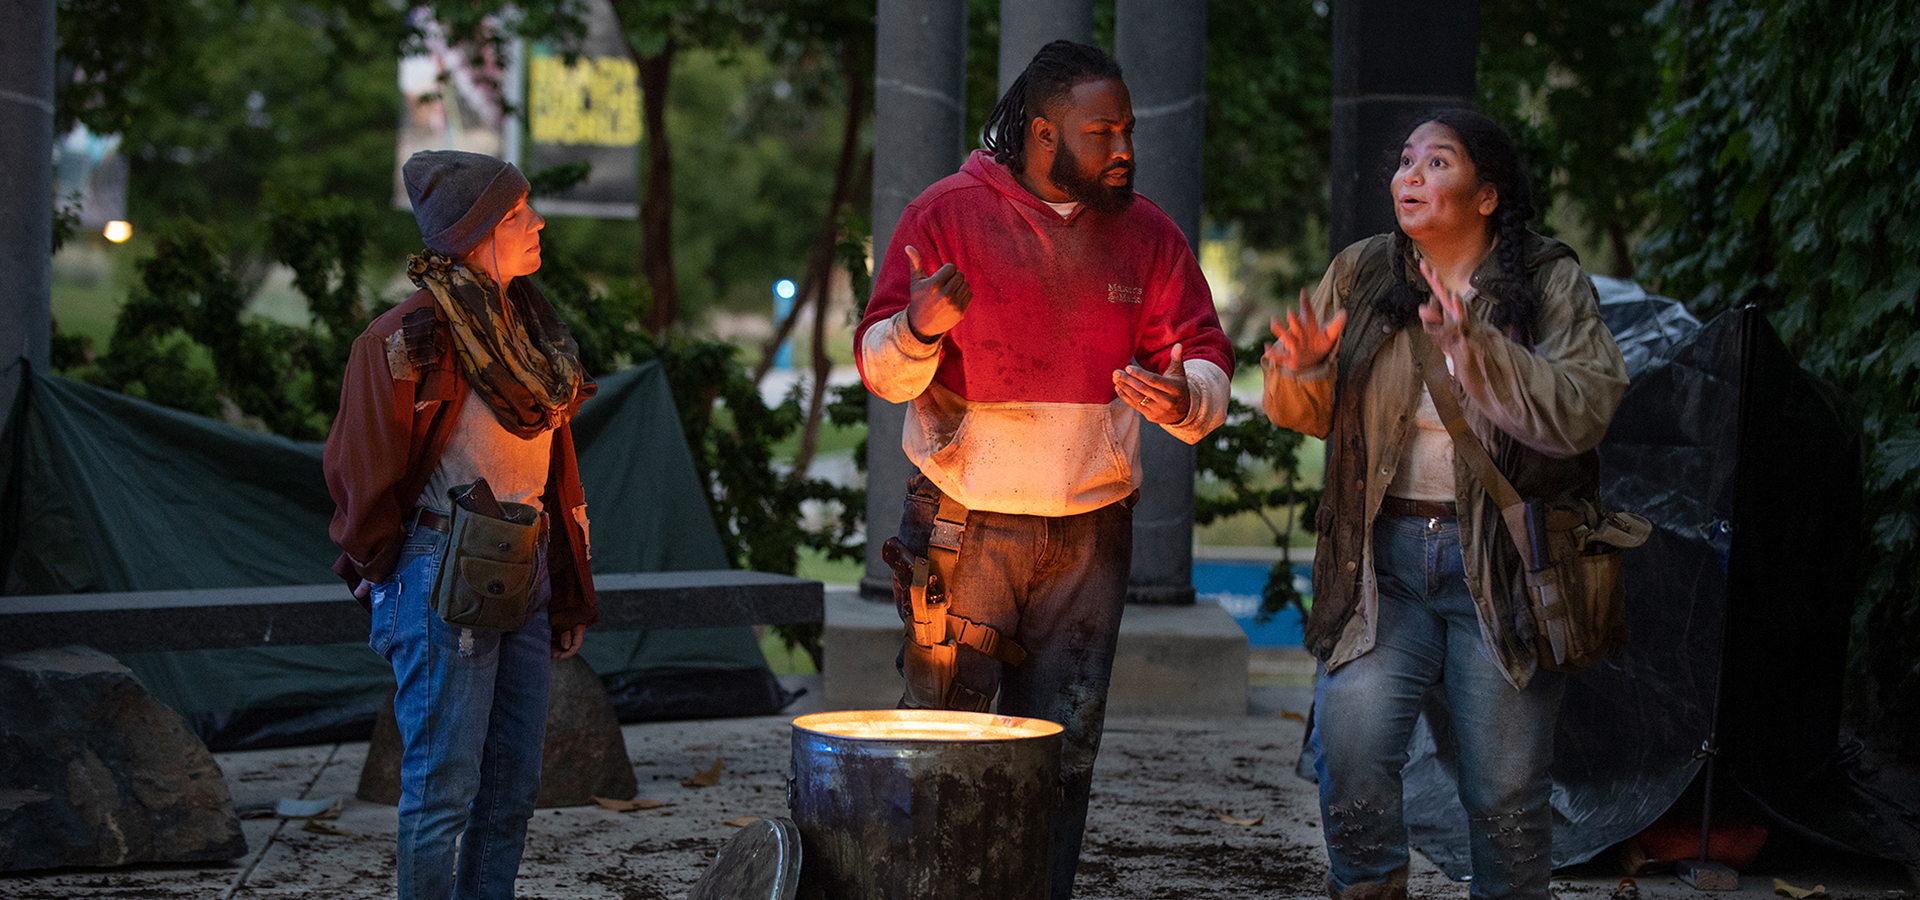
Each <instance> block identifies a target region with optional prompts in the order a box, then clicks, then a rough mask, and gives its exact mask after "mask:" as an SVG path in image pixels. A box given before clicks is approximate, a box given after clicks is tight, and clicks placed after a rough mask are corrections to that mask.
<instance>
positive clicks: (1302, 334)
mask: <svg viewBox="0 0 1920 900" xmlns="http://www.w3.org/2000/svg"><path fill="white" fill-rule="evenodd" d="M1271 327H1272V329H1273V337H1274V342H1273V343H1271V344H1268V345H1267V348H1266V350H1265V351H1264V352H1263V353H1262V356H1263V357H1264V358H1265V359H1266V362H1267V364H1268V365H1274V366H1285V367H1287V368H1288V369H1291V370H1293V371H1295V372H1298V371H1300V370H1302V369H1311V368H1313V367H1315V366H1317V365H1320V364H1321V363H1323V362H1325V361H1326V359H1327V354H1329V353H1332V352H1333V348H1334V347H1335V346H1337V345H1338V344H1339V343H1340V332H1341V331H1343V330H1345V329H1346V327H1347V311H1346V310H1344V309H1343V310H1341V311H1339V312H1337V313H1334V314H1333V318H1332V319H1329V320H1328V321H1327V324H1326V327H1324V328H1322V327H1321V326H1320V321H1319V319H1318V318H1316V317H1315V316H1314V314H1313V305H1312V304H1310V303H1308V302H1307V292H1306V290H1305V289H1302V290H1301V291H1300V307H1299V308H1298V309H1290V310H1287V321H1286V322H1285V323H1284V324H1282V323H1281V321H1280V317H1278V316H1275V317H1274V318H1273V323H1272V326H1271Z"/></svg>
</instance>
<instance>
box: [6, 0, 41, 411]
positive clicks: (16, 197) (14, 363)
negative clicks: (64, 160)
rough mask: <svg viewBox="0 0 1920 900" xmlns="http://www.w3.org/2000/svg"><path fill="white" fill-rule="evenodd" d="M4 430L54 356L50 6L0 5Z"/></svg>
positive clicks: (28, 1)
mask: <svg viewBox="0 0 1920 900" xmlns="http://www.w3.org/2000/svg"><path fill="white" fill-rule="evenodd" d="M0 21H5V22H11V23H12V24H10V25H8V26H7V27H5V28H0V211H3V212H0V426H3V425H4V424H5V422H6V417H7V416H8V414H9V413H10V412H11V411H12V409H13V400H14V396H15V395H16V394H17V393H18V391H19V389H20V376H21V372H22V367H21V365H20V362H21V360H22V359H24V360H26V362H27V363H28V364H30V365H31V366H32V367H33V370H34V371H35V372H45V371H47V366H48V363H49V362H50V361H51V358H52V354H53V300H52V268H53V253H52V248H53V46H54V37H53V0H0Z"/></svg>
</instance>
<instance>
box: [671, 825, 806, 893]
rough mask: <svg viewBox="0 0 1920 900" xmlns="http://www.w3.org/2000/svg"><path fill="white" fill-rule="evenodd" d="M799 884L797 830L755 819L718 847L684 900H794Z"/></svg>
mask: <svg viewBox="0 0 1920 900" xmlns="http://www.w3.org/2000/svg"><path fill="white" fill-rule="evenodd" d="M799 887H800V829H798V828H795V827H794V824H793V820H792V819H785V818H778V817H776V818H771V819H758V820H755V821H753V822H749V823H748V824H747V825H746V827H744V828H741V829H740V833H739V834H736V835H734V836H733V838H732V839H731V840H729V841H727V843H726V844H725V845H724V846H722V847H721V848H720V852H719V853H718V854H716V855H715V856H714V858H713V864H712V865H710V866H708V867H707V872H706V874H704V875H702V876H700V880H699V881H698V882H696V883H695V884H694V886H693V893H691V894H688V895H687V900H763V898H764V900H793V895H794V892H795V891H797V890H798V889H799Z"/></svg>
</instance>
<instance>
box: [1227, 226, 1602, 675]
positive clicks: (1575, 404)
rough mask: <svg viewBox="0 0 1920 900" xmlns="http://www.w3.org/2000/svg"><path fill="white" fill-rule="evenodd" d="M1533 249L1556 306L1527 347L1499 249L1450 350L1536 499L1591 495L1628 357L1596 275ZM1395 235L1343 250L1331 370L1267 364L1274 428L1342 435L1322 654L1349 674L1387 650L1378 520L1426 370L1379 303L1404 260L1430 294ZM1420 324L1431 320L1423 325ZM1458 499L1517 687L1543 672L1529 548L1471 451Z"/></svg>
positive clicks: (1537, 323) (1483, 436)
mask: <svg viewBox="0 0 1920 900" xmlns="http://www.w3.org/2000/svg"><path fill="white" fill-rule="evenodd" d="M1529 241H1530V243H1529V247H1528V248H1527V249H1528V253H1527V258H1528V262H1529V268H1530V270H1531V271H1532V273H1533V279H1534V283H1535V284H1536V285H1537V286H1538V287H1539V288H1540V291H1541V293H1542V296H1543V299H1542V302H1541V308H1540V311H1539V314H1538V316H1537V317H1536V318H1535V319H1534V322H1533V325H1532V328H1531V333H1532V336H1533V344H1532V346H1530V347H1529V346H1525V345H1523V344H1521V343H1520V342H1518V341H1517V340H1515V339H1513V338H1511V337H1510V336H1509V335H1507V334H1505V333H1503V332H1501V331H1500V330H1499V329H1498V328H1496V327H1494V326H1492V325H1490V324H1489V323H1488V321H1487V320H1488V316H1489V314H1490V312H1491V311H1492V309H1493V308H1494V306H1495V305H1496V304H1498V303H1499V302H1500V298H1499V296H1498V293H1499V284H1498V276H1499V268H1498V266H1499V264H1498V255H1497V253H1493V252H1490V253H1489V254H1488V257H1487V260H1486V261H1485V262H1483V263H1482V264H1481V265H1480V268H1479V269H1478V270H1477V271H1476V272H1475V273H1474V276H1473V285H1474V287H1475V289H1476V291H1478V293H1477V295H1476V296H1473V297H1471V298H1469V299H1468V301H1467V305H1468V310H1469V316H1468V318H1469V321H1468V322H1467V323H1466V327H1465V331H1464V337H1465V340H1464V341H1463V342H1462V345H1461V346H1460V347H1459V348H1457V349H1456V351H1455V352H1454V354H1453V355H1451V356H1450V357H1449V363H1450V367H1451V368H1452V370H1453V383H1454V386H1455V388H1456V389H1457V391H1458V396H1459V398H1460V405H1461V407H1462V409H1463V410H1464V411H1465V413H1466V418H1467V422H1468V425H1469V426H1470V427H1471V428H1472V430H1473V433H1474V434H1475V435H1476V436H1478V437H1479V438H1480V441H1481V443H1482V445H1483V446H1485V447H1486V448H1487V451H1488V454H1489V455H1491V456H1492V457H1493V459H1494V460H1495V462H1496V463H1498V464H1499V465H1500V468H1501V470H1502V472H1504V473H1505V474H1506V475H1507V477H1508V480H1509V481H1511V482H1513V484H1514V487H1515V489H1516V490H1518V491H1519V492H1520V493H1521V495H1522V496H1526V497H1543V496H1553V495H1556V494H1568V493H1584V494H1587V495H1589V496H1590V495H1591V494H1592V492H1593V488H1594V486H1595V483H1596V481H1597V459H1596V457H1595V456H1594V454H1593V453H1592V452H1591V451H1592V450H1593V448H1594V447H1595V446H1596V445H1598V444H1599V443H1600V439H1601V438H1602V437H1603V436H1604V435H1605V434H1606V430H1607V423H1608V422H1609V421H1610V420H1611V419H1612V417H1613V411H1614V407H1615V406H1617V405H1618V404H1619V402H1620V397H1621V395H1622V394H1623V393H1624V392H1625V390H1626V387H1627V376H1626V365H1625V363H1624V361H1623V360H1622V359H1621V357H1620V350H1619V348H1618V347H1617V346H1615V345H1614V342H1613V336H1612V334H1610V333H1609V332H1608V331H1607V327H1606V325H1605V323H1603V322H1602V321H1601V319H1600V308H1599V298H1598V296H1597V295H1596V294H1595V292H1594V289H1593V282H1592V281H1591V280H1590V279H1588V278H1587V276H1586V273H1584V272H1582V271H1581V270H1580V264H1579V261H1578V260H1577V259H1576V258H1575V257H1574V255H1573V252H1572V251H1571V250H1569V249H1567V247H1566V246H1565V245H1564V244H1561V243H1559V242H1558V241H1554V240H1551V239H1549V238H1544V237H1540V236H1538V235H1530V236H1529ZM1392 257H1393V241H1392V238H1391V236H1389V235H1380V236H1377V237H1373V238H1369V239H1367V240H1364V241H1360V242H1358V243H1355V244H1354V245H1352V246H1350V247H1348V248H1347V249H1345V250H1343V251H1341V253H1340V255H1339V256H1338V257H1336V258H1335V259H1334V261H1333V264H1332V265H1331V266H1330V267H1329V268H1328V269H1327V274H1326V276H1325V277H1323V278H1322V279H1321V281H1320V285H1319V287H1318V288H1317V289H1316V290H1315V291H1314V293H1313V296H1312V298H1311V299H1310V301H1309V302H1310V303H1311V304H1312V306H1313V309H1314V313H1315V315H1317V316H1318V317H1319V319H1320V321H1322V322H1325V321H1327V320H1328V319H1330V318H1331V317H1332V316H1333V315H1334V314H1335V313H1336V312H1337V311H1339V310H1341V309H1345V310H1346V311H1347V317H1348V318H1347V325H1346V328H1345V330H1344V332H1343V333H1342V335H1341V338H1340V344H1339V346H1338V347H1336V348H1335V352H1334V354H1333V355H1332V357H1331V360H1332V362H1331V363H1330V364H1323V365H1321V366H1319V367H1317V368H1314V369H1308V370H1304V371H1294V370H1291V369H1287V368H1285V367H1283V366H1273V365H1267V366H1265V372H1264V379H1265V386H1264V395H1263V404H1264V406H1265V408H1266V413H1267V417H1268V418H1269V419H1271V420H1272V421H1273V423H1274V424H1276V425H1279V426H1282V427H1285V428H1291V429H1293V430H1295V431H1300V432H1303V433H1305V434H1309V435H1312V436H1314V437H1321V438H1325V439H1326V440H1327V448H1326V451H1327V469H1326V477H1327V482H1326V494H1325V497H1324V498H1323V500H1322V503H1321V508H1320V511H1319V513H1318V520H1317V524H1318V526H1319V533H1320V538H1319V547H1318V549H1317V550H1316V553H1315V556H1314V578H1313V591H1314V593H1313V610H1312V612H1311V614H1310V615H1309V618H1308V623H1307V640H1306V643H1307V648H1308V649H1309V650H1312V651H1314V653H1315V654H1316V655H1318V656H1319V657H1320V659H1321V660H1322V661H1323V662H1324V663H1325V664H1326V666H1327V668H1328V669H1335V668H1338V667H1340V666H1342V665H1344V664H1346V663H1348V662H1351V661H1353V660H1354V659H1357V658H1359V657H1360V656H1361V655H1363V654H1365V653H1367V652H1368V651H1369V650H1372V649H1373V645H1374V641H1375V634H1376V628H1377V624H1378V609H1379V604H1378V585H1377V582H1376V580H1375V577H1374V570H1373V559H1374V556H1373V538H1372V534H1373V528H1372V523H1373V518H1374V516H1375V515H1376V514H1377V513H1378V512H1379V509H1380V503H1381V501H1382V500H1383V499H1384V498H1385V496H1386V491H1387V485H1388V484H1389V483H1391V482H1392V481H1393V475H1394V471H1395V469H1396V468H1397V467H1398V465H1399V463H1400V459H1401V457H1402V455H1403V454H1404V452H1405V449H1406V447H1407V444H1408V442H1409V441H1410V440H1412V437H1413V433H1414V428H1415V424H1414V412H1415V410H1416V409H1417V408H1418V404H1419V402H1420V391H1421V386H1422V383H1421V377H1420V374H1419V372H1418V371H1417V370H1416V369H1415V367H1414V360H1413V349H1412V341H1411V339H1410V337H1409V335H1408V333H1407V332H1406V330H1405V329H1404V328H1401V327H1396V326H1395V325H1394V324H1392V323H1390V322H1388V321H1387V318H1388V317H1387V315H1386V314H1385V313H1384V312H1383V311H1382V310H1380V309H1379V308H1378V301H1380V300H1382V299H1384V297H1385V295H1386V293H1387V290H1388V289H1389V288H1390V287H1391V286H1392V284H1393V277H1392V269H1391V268H1389V266H1390V265H1392V264H1394V263H1395V262H1397V263H1398V264H1400V265H1403V266H1408V267H1409V269H1408V274H1409V278H1408V281H1409V283H1410V284H1411V286H1412V287H1413V288H1414V289H1415V290H1416V291H1417V292H1419V293H1420V294H1422V295H1423V296H1424V295H1425V294H1426V293H1427V291H1428V289H1427V286H1426V282H1425V280H1424V279H1422V278H1421V277H1420V275H1419V272H1418V269H1417V265H1418V262H1417V260H1416V259H1413V258H1404V259H1400V260H1394V259H1392ZM1408 327H1413V328H1418V327H1420V326H1419V323H1418V320H1417V319H1416V320H1415V321H1414V322H1413V323H1412V324H1411V325H1410V326H1408ZM1454 484H1455V500H1456V505H1457V507H1458V509H1459V512H1460V516H1459V521H1460V528H1461V532H1460V540H1461V550H1462V556H1463V557H1464V559H1463V562H1464V565H1465V570H1466V576H1467V583H1468V587H1469V588H1470V589H1471V591H1472V593H1473V598H1474V605H1475V606H1476V607H1477V608H1478V610H1479V613H1480V630H1481V639H1482V643H1483V644H1484V646H1486V647H1487V648H1489V649H1490V651H1491V653H1492V656H1493V657H1494V659H1495V660H1496V661H1497V662H1498V663H1499V664H1500V665H1501V667H1502V669H1503V670H1504V671H1505V673H1506V676H1507V680H1508V681H1509V682H1511V683H1512V684H1513V685H1514V686H1515V687H1524V686H1525V685H1526V683H1527V681H1528V680H1530V679H1531V678H1532V676H1533V671H1534V657H1533V652H1532V643H1531V642H1532V634H1533V622H1532V614H1531V612H1530V610H1529V607H1528V604H1527V603H1526V599H1525V586H1524V582H1523V581H1522V579H1521V577H1520V566H1519V559H1518V552H1517V551H1515V550H1514V548H1513V544H1512V541H1511V539H1510V538H1508V537H1507V534H1506V526H1505V523H1504V522H1503V521H1501V518H1500V511H1499V510H1498V509H1497V508H1496V507H1495V504H1493V503H1492V502H1491V501H1490V499H1489V498H1488V496H1487V492H1486V490H1485V489H1483V488H1482V487H1481V486H1480V484H1479V482H1478V481H1477V480H1476V479H1475V478H1474V476H1473V473H1472V471H1470V470H1469V469H1468V467H1467V465H1466V463H1465V461H1464V460H1461V459H1459V458H1456V459H1455V460H1454Z"/></svg>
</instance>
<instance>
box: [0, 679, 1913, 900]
mask: <svg viewBox="0 0 1920 900" xmlns="http://www.w3.org/2000/svg"><path fill="white" fill-rule="evenodd" d="M806 677H808V676H801V677H800V678H801V679H802V680H804V679H805V678H806ZM820 694H821V692H820V690H819V688H818V685H817V683H816V684H814V685H813V688H812V690H811V691H810V693H809V694H808V695H807V696H803V697H802V698H801V699H800V701H798V703H797V704H796V705H795V706H794V707H793V708H791V709H790V710H789V711H788V714H785V715H781V716H774V717H764V718H746V719H720V720H704V721H696V722H663V723H648V724H636V725H628V726H626V727H625V728H623V729H622V732H623V734H624V736H625V738H626V743H627V753H628V756H629V758H630V759H631V760H632V761H633V765H634V769H635V772H636V774H637V775H638V778H639V783H640V797H642V798H647V799H652V800H657V801H660V802H661V803H662V804H663V805H661V806H659V807H658V808H655V809H649V810H641V811H634V812H614V811H611V810H606V809H601V808H598V807H575V808H568V809H547V810H541V811H540V812H539V814H538V815H537V816H536V817H535V820H534V822H533V824H532V826H531V828H530V833H529V837H528V847H527V854H526V857H525V860H524V862H523V864H522V866H521V871H520V880H519V896H520V897H523V898H553V900H559V898H594V900H601V898H605V900H680V898H683V897H686V896H687V894H688V892H689V890H690V889H691V888H692V886H693V884H694V882H695V881H697V880H698V879H699V877H700V875H701V874H702V873H703V872H704V871H705V869H706V867H707V864H708V862H709V861H710V860H711V859H712V857H713V855H714V854H715V853H716V852H717V851H718V850H719V848H720V847H721V846H722V844H724V843H725V842H726V841H727V840H728V838H730V837H731V836H732V835H734V834H736V833H738V831H737V826H733V825H729V824H728V823H729V822H736V821H739V820H741V819H742V818H743V817H771V816H783V815H786V814H787V810H786V802H787V799H786V797H787V794H786V779H787V773H788V770H789V764H790V760H791V757H792V743H791V740H792V737H791V735H792V730H791V728H790V726H789V725H788V722H789V720H790V719H791V717H792V715H797V714H800V713H804V712H810V711H816V710H817V708H818V707H817V705H815V704H817V702H818V698H819V696H820ZM1254 695H1255V699H1254V703H1253V709H1252V711H1251V714H1250V715H1248V716H1246V717H1244V718H1231V719H1168V718H1153V719H1113V720H1110V721H1109V722H1108V727H1107V732H1106V739H1105V742H1104V744H1103V747H1102V750H1101V754H1100V761H1099V764H1098V767H1097V769H1096V772H1095V780H1094V788H1093V801H1092V809H1091V813H1090V821H1089V823H1088V829H1087V837H1086V846H1085V850H1084V852H1083V853H1082V855H1081V860H1080V876H1079V881H1078V885H1077V888H1076V896H1078V897H1081V898H1086V900H1190V898H1242V897H1259V898H1270V900H1286V898H1318V897H1323V896H1324V893H1323V887H1322V885H1323V883H1324V879H1325V877H1326V857H1325V853H1324V851H1323V849H1322V844H1321V839H1320V830H1319V813H1318V803H1317V800H1316V795H1315V792H1314V791H1315V789H1314V786H1313V785H1312V784H1310V783H1308V782H1306V781H1303V780H1301V779H1299V778H1296V777H1295V776H1294V774H1293V770H1292V768H1293V761H1294V757H1295V754H1296V753H1297V751H1298V749H1299V746H1300V740H1301V737H1302V729H1303V727H1304V725H1303V723H1302V721H1300V720H1299V719H1298V718H1296V717H1297V716H1298V714H1300V713H1304V712H1305V707H1306V701H1307V699H1308V696H1309V693H1308V691H1306V690H1305V689H1303V688H1300V687H1298V686H1297V685H1296V686H1278V687H1257V688H1256V689H1255V692H1254ZM365 754H366V745H365V744H364V743H346V744H338V745H329V746H314V747H300V748H290V749H282V750H265V751H253V752H245V753H224V754H217V759H218V761H219V763H220V766H221V767H222V769H223V770H224V771H225V773H226V776H227V781H228V783H229V785H230V786H231V787H232V791H233V798H234V802H235V805H236V807H238V808H240V809H242V810H243V811H244V810H246V809H248V808H249V807H256V806H260V805H263V804H272V803H274V802H276V801H278V800H279V799H280V798H287V797H292V798H305V799H316V798H326V797H339V798H342V805H341V812H340V815H339V818H337V819H333V820H327V821H322V822H318V823H314V824H308V823H306V822H304V821H302V820H283V819H278V818H252V819H247V820H245V821H244V823H243V824H244V826H245V829H246V833H247V841H248V847H249V854H248V856H247V857H246V858H244V859H241V860H237V861H235V862H234V863H232V864H228V865H220V866H148V867H133V868H124V869H113V870H86V871H80V870H64V871H56V872H45V873H28V874H24V875H11V876H0V897H3V898H12V900H51V898H70V897H89V898H92V897H100V898H220V900H226V898H288V900H316V898H328V900H332V898H342V900H347V898H379V897H390V896H392V895H393V892H394V886H393V839H394V831H395V816H394V809H393V807H390V806H381V805H376V804H371V803H366V802H363V801H360V800H358V799H355V798H354V796H353V792H354V788H355V786H356V784H357V780H358V777H359V771H360V764H361V761H362V760H363V759H364V757H365ZM715 760H719V761H720V763H721V772H720V777H719V780H718V783H717V784H715V785H713V786H710V787H697V788H696V787H689V786H687V785H686V784H684V783H683V782H685V781H686V780H688V779H690V778H692V776H694V775H695V774H696V773H699V772H701V771H703V770H706V769H708V768H709V767H711V766H712V765H713V763H714V761H715ZM1227 820H1232V821H1227ZM1800 865H1801V868H1800V869H1798V870H1796V871H1795V872H1794V874H1793V875H1792V876H1791V877H1789V878H1788V880H1789V881H1794V882H1795V883H1796V884H1801V885H1802V886H1812V884H1814V883H1816V881H1817V882H1819V883H1823V884H1824V886H1825V887H1826V888H1827V889H1828V893H1829V896H1830V897H1833V898H1836V900H1851V898H1858V900H1905V898H1909V897H1912V896H1913V895H1912V892H1911V890H1910V885H1908V884H1907V883H1906V881H1905V878H1904V876H1903V875H1902V874H1900V872H1899V870H1898V869H1897V868H1892V867H1887V866H1873V865H1869V864H1866V863H1862V862H1861V861H1858V860H1844V859H1843V860H1834V859H1825V860H1816V861H1814V862H1813V863H1805V862H1802V863H1801V864H1800ZM1823 867H1824V868H1823ZM1618 880H1619V876H1618V875H1617V874H1615V873H1614V872H1613V871H1612V870H1611V869H1610V868H1609V867H1607V866H1605V865H1599V864H1593V865H1589V866H1587V867H1583V868H1582V870H1580V871H1577V872H1572V873H1567V875H1566V877H1564V878H1556V881H1555V890H1556V893H1557V894H1558V895H1559V896H1560V897H1562V898H1567V900H1576V898H1577V900H1608V898H1609V897H1610V895H1611V894H1612V893H1613V891H1614V888H1615V887H1616V885H1617V884H1618ZM1410 887H1411V893H1412V894H1413V896H1415V897H1443V898H1464V897H1465V896H1466V893H1467V891H1466V886H1465V885H1464V884H1459V883H1455V882H1452V881H1449V880H1447V879H1446V878H1445V877H1444V876H1443V875H1441V874H1440V873H1439V871H1438V870H1437V869H1435V868H1434V867H1433V866H1432V865H1431V864H1430V863H1428V862H1427V861H1426V860H1425V858H1424V857H1420V856H1418V855H1417V854H1416V856H1415V859H1414V864H1413V875H1412V884H1411V885H1410ZM1741 887H1742V890H1740V891H1738V892H1735V893H1732V894H1721V895H1718V896H1722V897H1729V898H1739V900H1753V898H1760V897H1770V896H1772V893H1773V892H1772V890H1771V888H1772V884H1771V878H1770V877H1767V876H1765V875H1763V874H1759V873H1748V874H1747V875H1746V876H1745V877H1743V879H1742V884H1741ZM1696 894H1697V892H1695V891H1693V890H1692V889H1691V888H1689V887H1687V886H1686V885H1684V884H1682V883H1681V882H1679V881H1678V880H1677V879H1675V878H1673V877H1672V876H1671V875H1665V876H1653V877H1651V878H1645V879H1642V880H1641V885H1640V896H1641V897H1642V898H1647V900H1652V898H1664V897H1674V898H1678V897H1683V896H1691V895H1696ZM983 900H992V898H983Z"/></svg>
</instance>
